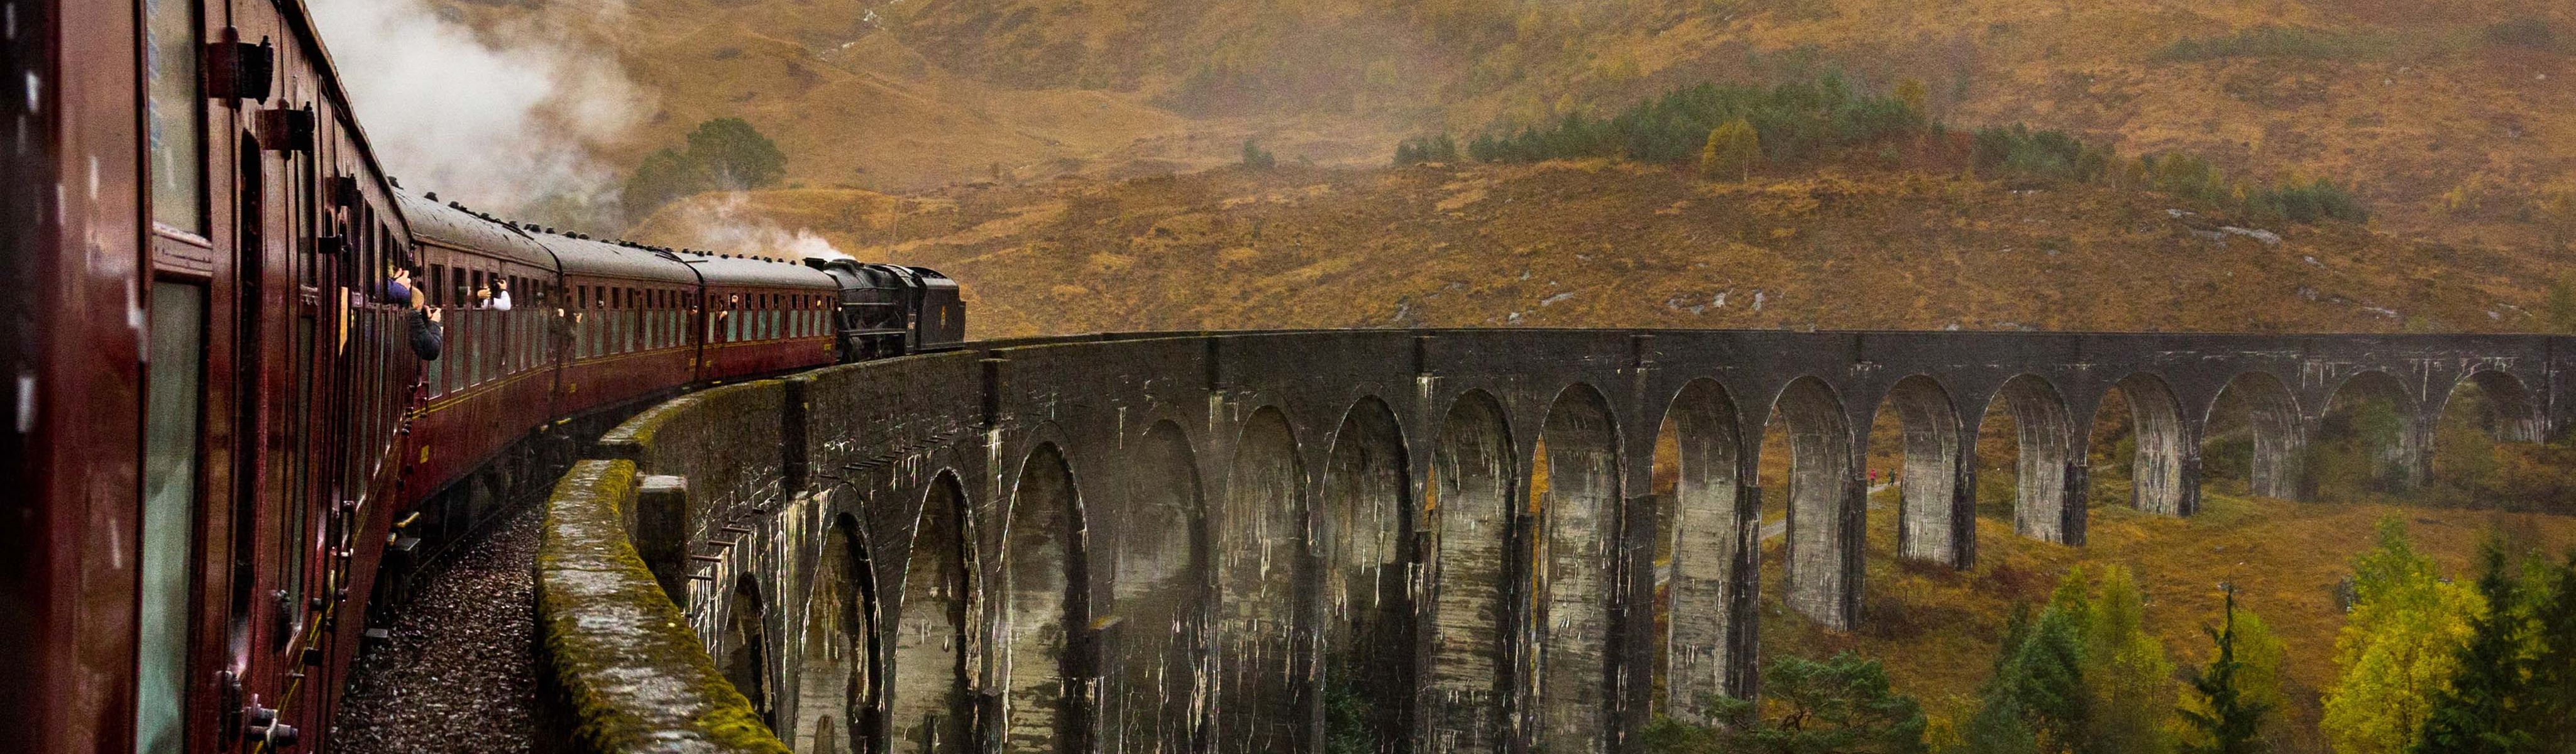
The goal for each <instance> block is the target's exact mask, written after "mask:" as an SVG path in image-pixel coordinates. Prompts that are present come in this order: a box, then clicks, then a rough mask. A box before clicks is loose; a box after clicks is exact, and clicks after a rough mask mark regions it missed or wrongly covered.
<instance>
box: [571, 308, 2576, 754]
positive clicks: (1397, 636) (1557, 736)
mask: <svg viewBox="0 0 2576 754" xmlns="http://www.w3.org/2000/svg"><path fill="white" fill-rule="evenodd" d="M2570 342H2571V341H2569V340H2568V339H2565V338H2556V337H2545V336H2465V335H2443V336H2412V335H2406V336H2399V335H2385V336H2382V335H2305V336H2287V335H2178V334H2076V333H1957V332H1946V333H1924V332H1820V333H1791V332H1772V331H1614V330H1580V331H1576V330H1442V331H1396V330H1384V331H1298V332H1268V333H1234V334H1175V335H1122V336H1100V337H1089V338H1065V339H1052V340H1038V341H1020V342H1002V343H988V344H979V346H978V347H977V348H975V349H973V350H968V351H962V352H953V353H945V354H933V355H925V356H917V357H911V358H904V359H897V360H890V361H883V362H873V363H865V364H856V365H850V366H844V367H836V368H832V369H826V370H821V371H818V372H813V373H808V374H803V375H799V376H795V377H791V378H788V379H784V380H774V381H765V382H757V383H749V384H744V385H735V386H728V387H724V388H718V389H715V390H710V391H706V392H702V393H699V394H696V395H692V396H688V397H684V398H681V399H679V400H676V401H673V402H672V403H669V404H665V405H663V406H661V407H658V408H656V409H654V410H652V411H649V412H647V413H646V414H644V415H642V416H639V417H638V418H637V419H636V420H635V421H632V422H629V423H628V424H627V425H626V426H625V427H622V428H621V429H620V430H618V431H617V432H614V433H612V434H611V435H610V436H609V437H608V438H605V439H604V440H603V448H604V449H605V450H606V452H607V453H608V454H609V455H611V456H614V457H620V458H624V459H626V460H630V461H632V462H634V463H635V465H636V467H637V469H638V472H637V473H639V474H640V475H641V482H642V484H641V485H640V488H641V490H642V491H641V493H640V501H639V502H638V503H637V504H636V505H634V506H632V509H631V512H630V513H629V518H630V519H631V520H630V521H629V522H628V523H627V526H628V528H629V529H630V532H631V534H632V538H633V542H634V545H635V547H636V548H637V550H638V551H639V552H640V553H641V556H642V558H643V560H644V561H645V562H646V563H648V564H649V565H650V566H651V568H652V570H653V572H654V574H655V577H656V578H657V579H658V581H659V583H660V584H661V585H662V586H663V588H664V589H665V590H668V591H669V593H671V594H672V595H674V596H675V597H676V598H677V602H678V603H679V605H680V606H681V609H682V610H683V612H684V613H685V614H686V615H687V616H688V619H689V623H690V625H691V626H693V627H694V628H695V629H696V631H697V633H698V635H699V636H701V637H703V641H704V644H705V647H706V649H707V651H708V653H709V654H710V655H711V656H712V657H713V659H714V660H715V664H716V666H717V667H718V668H721V672H722V673H723V674H724V675H725V676H726V677H727V678H729V679H730V680H731V681H732V682H733V684H734V685H735V686H736V687H737V688H739V689H740V690H741V691H742V692H743V693H744V695H745V696H746V697H747V699H748V701H749V702H750V703H751V706H752V707H753V708H754V709H755V710H756V711H757V712H758V714H760V715H762V716H763V717H765V718H766V719H767V720H768V722H769V723H770V724H771V726H772V727H773V728H774V729H775V730H776V732H777V733H778V735H779V737H780V738H781V739H782V740H784V741H786V742H788V743H789V745H790V746H792V747H793V748H794V749H795V750H796V751H799V752H803V751H849V750H852V749H851V748H850V747H853V746H856V747H857V750H861V751H891V752H912V751H923V752H927V751H970V750H977V751H1069V752H1071V751H1079V752H1092V751H1098V752H1120V753H1137V752H1178V751H1214V752H1226V753H1233V752H1262V753H1264V754H1269V753H1271V752H1280V751H1316V750H1322V749H1324V748H1326V745H1325V744H1326V743H1327V739H1336V740H1337V741H1339V742H1340V743H1343V744H1349V743H1358V744H1360V745H1362V746H1364V747H1365V748H1369V749H1371V750H1376V751H1419V752H1486V751H1515V752H1520V751H1544V752H1607V751H1626V750H1632V749H1633V748H1634V747H1633V745H1632V741H1633V733H1634V732H1635V731H1637V730H1639V729H1640V727H1641V726H1642V725H1643V724H1644V722H1645V721H1646V720H1647V719H1648V718H1649V716H1650V715H1652V714H1657V713H1663V714H1673V715H1676V716H1682V717H1694V716H1698V715H1702V714H1704V710H1702V702H1701V700H1703V699H1705V698H1706V697H1707V696H1708V695H1711V694H1721V693H1723V694H1737V695H1743V694H1750V693H1752V692H1753V691H1754V689H1753V683H1754V678H1755V670H1754V667H1753V666H1754V655H1755V651H1754V650H1755V647H1756V642H1755V626H1756V624H1757V621H1756V620H1754V606H1755V605H1756V604H1757V603H1756V596H1757V594H1758V593H1759V591H1760V590H1761V589H1763V588H1766V586H1767V587H1768V588H1773V589H1783V590H1785V592H1784V593H1783V595H1782V596H1783V598H1784V600H1785V602H1786V603H1787V604H1789V605H1790V606H1792V607H1793V608H1795V609H1796V610H1798V611H1799V612H1802V613H1804V614H1805V615H1806V616H1808V617H1810V618H1812V619H1813V620H1816V621H1819V622H1821V623H1822V624H1824V625H1826V626H1828V627H1831V628H1838V629H1848V628H1851V627H1853V626H1854V625H1855V624H1856V623H1857V622H1858V621H1859V620H1861V615H1860V609H1859V608H1860V605H1861V602H1862V599H1861V598H1862V595H1863V594H1864V593H1865V592H1866V590H1867V589H1869V585H1867V584H1864V583H1862V574H1863V567H1862V566H1863V562H1862V560H1863V552H1864V549H1863V547H1862V536H1863V530H1864V524H1865V520H1866V519H1865V517H1866V516H1869V515H1873V514H1871V513H1869V512H1868V510H1867V508H1866V505H1865V501H1864V498H1865V494H1866V490H1865V486H1866V477H1865V476H1864V472H1863V471H1862V468H1861V467H1862V464H1860V463H1857V462H1856V459H1861V458H1865V457H1866V455H1865V454H1866V453H1867V451H1868V448H1866V447H1865V444H1866V443H1867V442H1868V440H1869V432H1868V428H1869V427H1870V426H1871V423H1872V421H1873V419H1874V418H1875V416H1876V413H1877V412H1879V411H1882V410H1893V411H1897V412H1899V414H1900V415H1901V417H1902V420H1903V423H1904V426H1905V440H1904V445H1905V448H1904V451H1903V452H1904V457H1905V461H1904V466H1905V470H1906V473H1905V474H1904V475H1903V476H1902V479H1903V480H1904V481H1903V482H1902V491H1901V499H1902V502H1901V503H1900V504H1899V506H1898V510H1897V511H1896V513H1895V515H1898V516H1900V519H1899V520H1900V521H1901V522H1902V524H1901V526H1900V527H1899V530H1900V532H1901V534H1900V538H1899V539H1900V546H1899V549H1900V551H1901V553H1902V557H1908V558H1917V559H1923V560H1929V561H1936V562H1941V563H1947V564H1950V565H1953V566H1957V567H1966V566H1968V565H1969V564H1970V563H1972V562H1973V560H1974V558H1975V557H1976V552H1975V548H1974V544H1975V542H1976V538H1975V536H1974V535H1975V530H1974V527H1975V526H1976V525H1977V523H1978V517H1977V516H1976V515H1974V512H1973V507H1972V506H1973V498H1972V491H1973V490H1974V489H1975V488H1976V484H1975V479H1974V475H1975V469H1976V467H1977V463H1976V460H1977V459H1976V457H1975V454H1976V447H1977V443H1976V442H1975V435H1976V432H1977V431H1978V428H1979V420H1980V419H1981V418H1982V417H1983V416H1984V415H1985V413H1986V409H1987V407H1988V406H1989V405H1993V404H2000V405H2002V406H2005V407H2007V408H2008V409H2009V410H2010V411H2011V412H2012V414H2013V415H2014V417H2015V419H2016V421H2015V426H2016V427H2017V430H2016V432H2017V435H2018V442H2019V448H2020V451H2019V453H2018V454H2017V456H2018V464H2019V465H2018V467H2017V469H2016V471H2017V473H2016V474H2015V477H2016V479H2017V480H2018V481H2019V494H2018V497H2019V499H2018V501H2017V503H2016V509H2015V514H2014V522H2013V525H2014V526H2015V528H2016V529H2017V531H2018V532H2019V533H2020V534H2022V535H2024V536H2028V537H2032V538H2036V539H2041V540H2046V541H2052V542H2062V543H2066V544H2081V543H2082V542H2083V540H2084V531H2085V507H2084V505H2082V504H2081V501H2083V500H2085V499H2086V495H2085V492H2086V488H2087V478H2088V469H2087V468H2086V461H2085V459H2086V457H2087V454H2086V448H2085V438H2086V437H2087V430H2088V428H2089V424H2090V423H2091V422H2092V420H2093V417H2094V415H2095V413H2096V409H2097V407H2099V406H2100V405H2101V403H2102V402H2103V400H2104V398H2105V396H2106V394H2107V393H2109V392H2110V391H2111V390H2112V389H2114V388H2118V389H2119V390H2120V392H2121V394H2122V395H2123V396H2125V398H2126V400H2127V402H2128V404H2129V405H2130V407H2131V412H2132V422H2133V425H2134V427H2135V429H2136V432H2137V447H2138V452H2137V454H2136V468H2135V469H2134V470H2133V475H2134V479H2135V480H2136V483H2135V484H2134V489H2135V490H2136V492H2135V495H2134V497H2135V499H2134V501H2133V503H2134V505H2136V506H2137V507H2139V508H2141V509H2145V510H2148V511H2154V512H2160V513H2166V514H2173V515H2189V514H2191V513H2192V511H2193V510H2194V508H2195V507H2196V504H2197V498H2198V492H2197V490H2198V488H2199V475H2200V473H2201V462H2200V455H2199V449H2200V445H2201V443H2200V439H2201V432H2202V428H2203V426H2204V424H2205V423H2206V421H2207V419H2208V417H2209V413H2210V407H2211V406H2212V404H2213V402H2214V401H2216V400H2217V397H2218V396H2219V394H2220V392H2221V391H2222V390H2223V389H2226V388H2228V387H2229V386H2230V385H2235V386H2237V388H2238V389H2240V390H2244V391H2245V393H2244V395H2245V396H2246V398H2247V400H2248V402H2249V405H2250V406H2251V411H2250V415H2251V417H2252V422H2251V423H2252V429H2253V433H2254V435H2255V446H2256V452H2255V454H2254V456H2255V460H2254V464H2253V465H2254V468H2253V469H2252V470H2251V471H2252V476H2251V479H2252V481H2253V487H2254V490H2255V491H2256V492H2257V493H2259V494H2265V495H2270V496H2276V497H2297V496H2299V495H2300V489H2299V481H2298V480H2299V479H2300V473H2299V469H2298V468H2297V466H2298V460H2297V459H2298V458H2300V457H2301V456H2302V453H2301V452H2300V451H2301V449H2302V448H2303V447H2304V445H2305V443H2306V442H2307V440H2308V438H2309V437H2311V436H2312V435H2313V434H2314V433H2315V432H2316V431H2317V430H2318V428H2319V427H2320V425H2321V423H2322V421H2323V417H2324V414H2325V410H2326V407H2327V406H2328V404H2329V403H2330V402H2331V400H2332V399H2333V397H2334V396H2335V395H2336V394H2337V393H2338V392H2339V391H2345V390H2368V391H2371V392H2373V393H2376V394H2378V395H2382V396H2385V397H2388V398H2392V399H2394V400H2396V401H2397V405H2398V406H2400V409H2401V413H2402V414H2403V415H2404V422H2405V424H2406V429H2405V431H2404V437H2405V438H2406V439H2405V440H2404V441H2403V442H2402V443H2401V444H2400V445H2401V447H2399V448H2396V449H2394V450H2391V451H2389V452H2390V453H2392V454H2394V455H2396V456H2398V457H2399V458H2398V460H2402V461H2403V462H2404V467H2405V468H2409V469H2413V470H2415V472H2414V473H2415V474H2417V475H2418V476H2419V477H2420V474H2421V473H2422V470H2423V469H2426V468H2428V466H2427V461H2426V459H2427V457H2428V454H2429V450H2430V447H2429V446H2430V439H2429V438H2430V437H2431V427H2432V426H2433V424H2434V419H2435V418H2436V417H2438V416H2439V414H2440V412H2441V411H2442V408H2443V404H2444V402H2445V400H2446V399H2447V397H2448V396H2449V395H2450V394H2451V391H2452V390H2453V388H2454V387H2455V386H2456V385H2458V384H2460V383H2462V382H2464V381H2465V382H2473V383H2475V384H2477V385H2479V386H2480V387H2481V388H2483V389H2484V390H2485V392H2486V393H2487V395H2489V396H2490V400H2491V401H2492V402H2493V404H2494V405H2495V406H2496V407H2497V411H2498V415H2499V417H2500V418H2499V423H2498V426H2499V432H2500V434H2503V435H2505V436H2506V437H2507V439H2520V440H2532V439H2538V438H2540V437H2543V436H2545V435H2546V434H2547V433H2548V432H2549V431H2550V430H2551V429H2553V428H2555V427H2559V426H2562V425H2564V424H2565V423H2566V419H2567V417H2566V413H2567V411H2568V409H2569V407H2570V405H2571V401H2569V400H2566V399H2565V396H2564V395H2563V394H2564V393H2565V392H2566V390H2567V388H2566V387H2565V385H2564V380H2562V379H2561V376H2562V375H2565V374H2569V373H2570V371H2569V367H2570V361H2569V360H2570V359H2571V358H2572V357H2576V349H2568V348H2561V347H2560V346H2561V345H2562V344H2568V343H2570ZM1775 408H1776V409H1777V410H1778V419H1777V421H1781V422H1785V423H1786V425H1787V427H1786V429H1787V434H1788V437H1789V438H1790V442H1789V443H1788V446H1789V448H1790V453H1791V455H1792V458H1791V459H1790V462H1789V467H1790V471H1789V473H1788V475H1787V480H1788V481H1787V486H1788V490H1787V491H1786V492H1787V495H1786V496H1787V498H1788V499H1789V505H1788V514H1787V521H1786V547H1785V553H1786V563H1785V564H1784V565H1785V569H1783V570H1785V572H1786V574H1787V577H1786V582H1785V583H1783V584H1772V585H1765V584H1762V583H1761V578H1760V576H1759V574H1761V572H1762V568H1761V567H1760V563H1758V562H1757V560H1758V556H1759V553H1760V551H1761V548H1760V547H1758V546H1757V544H1758V542H1759V538H1760V537H1761V536H1762V531H1761V530H1762V528H1763V527H1762V525H1761V521H1760V515H1759V503H1760V499H1761V498H1760V491H1759V490H1758V489H1757V487H1756V486H1755V480H1757V479H1758V478H1759V477H1758V475H1757V471H1756V470H1757V469H1758V468H1759V466H1760V458H1759V457H1758V456H1759V453H1760V450H1761V444H1762V443H1761V438H1762V436H1763V432H1764V430H1765V428H1766V426H1765V425H1766V421H1769V420H1771V417H1772V415H1773V410H1774V409H1775ZM1667 424H1669V425H1670V426H1669V434H1666V430H1667ZM1659 435H1661V436H1664V437H1667V438H1669V439H1667V440H1666V442H1670V443H1672V445H1670V446H1668V448H1667V451H1666V452H1665V453H1664V454H1663V457H1662V459H1661V460H1660V461H1659V460H1658V455H1657V446H1658V440H1659ZM1658 463H1663V464H1669V465H1671V468H1666V469H1663V470H1662V471H1663V472H1664V473H1657V471H1658V469H1657V468H1656V466H1657V465H1658ZM619 468H621V469H622V468H623V467H619ZM1658 479H1661V480H1664V483H1663V484H1662V485H1661V486H1659V485H1658V484H1657V480H1658ZM1876 515H1887V514H1886V513H1880V514H1876ZM856 742H865V743H856Z"/></svg>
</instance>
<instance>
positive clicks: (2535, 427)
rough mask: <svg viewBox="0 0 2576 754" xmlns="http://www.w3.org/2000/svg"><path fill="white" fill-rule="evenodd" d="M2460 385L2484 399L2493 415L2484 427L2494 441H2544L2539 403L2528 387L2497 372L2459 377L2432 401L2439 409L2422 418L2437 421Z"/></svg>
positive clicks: (2505, 374) (2513, 378)
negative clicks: (2470, 387) (2491, 431)
mask: <svg viewBox="0 0 2576 754" xmlns="http://www.w3.org/2000/svg"><path fill="white" fill-rule="evenodd" d="M2462 385H2475V386H2477V388H2478V392H2479V393H2482V394H2484V395H2485V396H2486V407H2487V410H2488V411H2491V412H2493V415H2492V416H2490V417H2488V420H2489V421H2488V426H2491V427H2493V428H2494V430H2495V439H2497V440H2500V441H2503V442H2540V441H2542V440H2544V439H2547V436H2546V433H2545V432H2544V431H2543V427H2544V426H2546V425H2547V424H2548V420H2547V418H2546V417H2544V416H2543V415H2542V414H2541V410H2540V401H2539V399H2538V398H2537V396H2535V395H2533V393H2532V390H2531V386H2530V385H2526V384H2524V383H2523V381H2522V378H2520V377H2516V376H2514V375H2513V373H2511V372H2506V371H2503V370H2499V369H2480V370H2477V371H2474V372H2470V373H2468V374H2465V375H2461V376H2460V379H2459V380H2458V381H2457V382H2454V383H2452V385H2451V389H2450V390H2447V391H2444V392H2443V393H2442V394H2441V395H2440V396H2438V397H2436V399H2435V400H2437V401H2439V405H2436V406H2434V407H2433V410H2431V411H2428V412H2425V413H2426V415H2427V416H2432V417H2439V416H2441V415H2442V413H2443V412H2445V411H2448V410H2450V403H2451V398H2452V396H2454V395H2457V394H2458V393H2459V389H2460V386H2462Z"/></svg>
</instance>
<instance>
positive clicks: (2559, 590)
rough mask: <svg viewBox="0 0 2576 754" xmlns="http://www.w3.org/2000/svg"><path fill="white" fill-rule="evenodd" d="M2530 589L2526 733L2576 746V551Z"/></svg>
mask: <svg viewBox="0 0 2576 754" xmlns="http://www.w3.org/2000/svg"><path fill="white" fill-rule="evenodd" d="M2539 581H2540V583H2539V584H2538V585H2537V586H2536V587H2535V588H2534V589H2532V590H2531V593H2532V595H2533V603H2534V607H2533V609H2532V611H2531V613H2532V624H2533V638H2532V643H2533V644H2534V646H2533V648H2532V662H2531V704H2530V705H2529V706H2528V707H2526V708H2525V714H2524V716H2523V721H2522V722H2523V724H2524V727H2525V729H2527V730H2530V731H2532V735H2533V736H2534V737H2536V738H2538V739H2539V740H2540V741H2541V742H2542V743H2543V744H2546V745H2555V746H2558V747H2560V748H2561V749H2562V750H2565V749H2569V748H2576V553H2570V554H2569V556H2568V558H2567V561H2566V562H2565V563H2563V564H2560V565H2558V566H2556V567H2554V568H2550V569H2547V570H2546V572H2545V573H2543V574H2542V576H2541V579H2540V580H2539Z"/></svg>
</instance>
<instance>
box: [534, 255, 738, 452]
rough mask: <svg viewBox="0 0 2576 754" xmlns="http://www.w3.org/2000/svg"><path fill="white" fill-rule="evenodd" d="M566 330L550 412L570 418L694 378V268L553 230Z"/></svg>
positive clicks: (686, 383) (662, 256) (665, 256)
mask: <svg viewBox="0 0 2576 754" xmlns="http://www.w3.org/2000/svg"><path fill="white" fill-rule="evenodd" d="M537 239H538V241H539V242H541V243H543V244H545V245H546V248H547V249H549V250H552V251H553V252H554V254H555V257H556V258H557V259H558V260H560V261H561V262H562V264H563V289H564V291H565V293H566V294H567V296H566V297H565V299H564V312H565V314H564V317H565V321H564V326H565V330H566V332H567V333H568V336H567V338H566V346H567V348H566V349H565V350H566V353H565V358H566V359H567V361H566V362H565V364H566V365H565V367H564V370H563V375H562V377H561V380H562V383H563V385H562V389H561V391H560V392H559V393H558V394H557V396H556V404H555V405H554V407H553V409H552V411H553V414H554V415H556V416H572V415H578V414H583V413H586V412H589V411H593V410H596V409H599V408H601V407H605V406H615V405H622V404H626V403H629V402H632V401H635V400H637V399H640V398H646V397H650V396H654V395H658V394H661V393H664V392H667V391H670V390H672V389H675V388H679V387H681V386H684V385H689V384H691V383H694V382H696V381H697V379H698V378H697V374H696V368H697V356H698V351H697V342H696V340H695V339H693V338H691V337H689V335H690V333H691V332H693V331H694V328H693V326H692V323H693V322H695V321H696V317H697V314H696V312H695V311H694V306H695V305H694V304H693V303H692V302H694V301H696V300H697V296H698V290H699V281H698V273H697V272H695V271H693V270H690V269H689V266H688V265H685V264H681V263H680V261H679V260H678V259H675V258H673V257H672V256H671V255H670V254H669V253H667V252H661V251H655V250H651V249H645V248H641V247H635V246H626V245H621V244H612V243H606V242H602V241H595V240H590V239H586V238H575V237H572V236H566V235H558V234H539V235H538V236H537Z"/></svg>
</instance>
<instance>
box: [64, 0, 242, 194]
mask: <svg viewBox="0 0 2576 754" xmlns="http://www.w3.org/2000/svg"><path fill="white" fill-rule="evenodd" d="M143 12H144V14H145V16H146V17H147V18H146V20H145V22H144V23H145V24H146V26H145V34H146V36H147V38H148V39H149V41H148V42H146V43H145V45H144V52H143V54H144V63H143V64H144V66H145V67H147V68H149V69H150V70H149V75H150V76H151V78H152V81H151V84H150V87H151V91H150V94H149V97H148V103H147V104H148V108H149V109H150V111H151V117H150V121H151V122H150V123H149V124H148V126H147V128H149V129H150V131H151V132H150V133H149V134H148V135H147V138H148V139H149V140H150V143H151V156H150V158H149V159H150V160H151V161H152V162H151V171H152V219H153V221H155V222H158V223H160V224H162V225H166V226H169V227H171V228H173V229H177V230H183V231H187V232H189V233H195V234H197V235H205V233H206V222H205V212H204V210H203V209H202V207H203V206H204V204H205V195H206V185H205V172H204V171H205V164H206V152H205V149H206V147H205V140H204V137H202V136H200V135H199V133H198V128H199V125H200V123H199V120H200V119H199V118H198V115H197V112H198V110H197V108H198V107H199V106H200V104H199V103H201V102H203V101H204V98H202V97H198V96H197V3H195V2H191V1H190V0H150V1H149V2H146V3H144V11H143ZM29 96H30V97H32V96H34V94H33V92H30V93H29Z"/></svg>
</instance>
